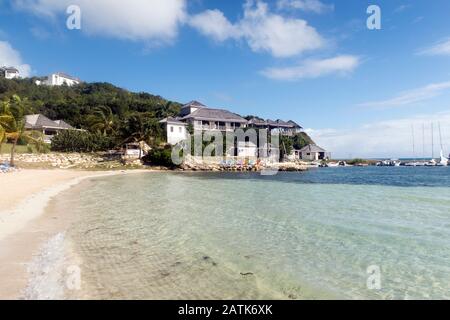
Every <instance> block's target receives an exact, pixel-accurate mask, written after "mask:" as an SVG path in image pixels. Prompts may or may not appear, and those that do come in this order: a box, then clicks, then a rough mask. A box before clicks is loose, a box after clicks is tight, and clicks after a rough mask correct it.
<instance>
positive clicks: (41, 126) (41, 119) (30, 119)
mask: <svg viewBox="0 0 450 320" xmlns="http://www.w3.org/2000/svg"><path fill="white" fill-rule="evenodd" d="M25 129H26V130H29V131H31V130H33V131H40V132H42V133H43V134H44V142H45V143H51V141H52V138H53V136H55V135H57V134H58V133H59V132H60V131H63V130H76V129H75V128H74V127H72V126H71V125H69V124H68V123H66V122H64V121H63V120H56V121H53V120H50V119H49V118H47V117H46V116H44V115H42V114H31V115H27V116H25Z"/></svg>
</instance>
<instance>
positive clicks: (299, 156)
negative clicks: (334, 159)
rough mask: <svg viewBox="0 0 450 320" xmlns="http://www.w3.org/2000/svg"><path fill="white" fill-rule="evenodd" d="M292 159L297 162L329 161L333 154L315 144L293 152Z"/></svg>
mask: <svg viewBox="0 0 450 320" xmlns="http://www.w3.org/2000/svg"><path fill="white" fill-rule="evenodd" d="M291 157H292V158H293V159H296V160H309V161H317V160H327V159H330V158H331V154H330V153H329V152H327V151H325V149H322V148H321V147H319V146H316V145H314V144H309V145H307V146H305V147H303V148H302V149H300V150H293V152H292V155H291Z"/></svg>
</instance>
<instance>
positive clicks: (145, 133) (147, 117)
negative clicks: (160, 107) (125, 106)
mask: <svg viewBox="0 0 450 320" xmlns="http://www.w3.org/2000/svg"><path fill="white" fill-rule="evenodd" d="M160 135H161V128H160V124H159V123H158V121H157V120H156V119H155V118H153V116H152V114H150V113H147V114H145V113H144V114H138V113H135V114H131V115H129V116H128V117H127V118H126V119H125V121H124V123H123V126H122V128H121V136H122V137H123V138H124V143H128V142H140V141H145V142H147V143H149V144H150V145H152V144H153V143H154V142H155V141H156V138H157V137H159V136H160Z"/></svg>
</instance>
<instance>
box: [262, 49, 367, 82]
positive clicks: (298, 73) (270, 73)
mask: <svg viewBox="0 0 450 320" xmlns="http://www.w3.org/2000/svg"><path fill="white" fill-rule="evenodd" d="M359 64H360V58H359V57H356V56H351V55H341V56H337V57H334V58H329V59H322V60H313V59H310V60H305V61H303V62H302V63H301V64H299V65H296V66H293V67H286V68H268V69H266V70H263V71H262V74H263V75H264V76H266V77H267V78H270V79H275V80H298V79H302V78H318V77H321V76H324V75H329V74H332V73H338V74H346V73H348V72H351V71H353V70H354V69H355V68H356V67H357V66H358V65H359Z"/></svg>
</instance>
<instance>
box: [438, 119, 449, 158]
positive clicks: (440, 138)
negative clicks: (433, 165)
mask: <svg viewBox="0 0 450 320" xmlns="http://www.w3.org/2000/svg"><path fill="white" fill-rule="evenodd" d="M438 125H439V143H440V145H441V160H440V161H439V162H438V165H439V166H444V167H446V166H448V158H446V157H444V150H443V149H444V147H443V146H442V133H441V123H438Z"/></svg>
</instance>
